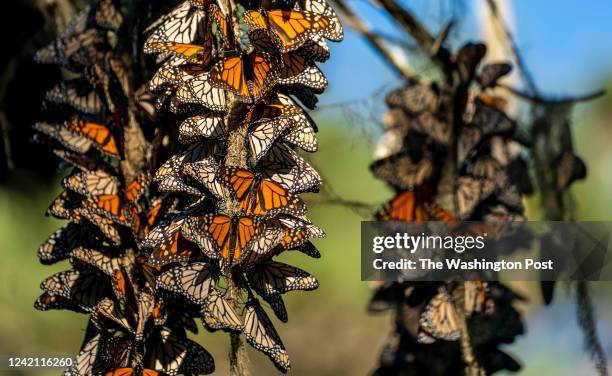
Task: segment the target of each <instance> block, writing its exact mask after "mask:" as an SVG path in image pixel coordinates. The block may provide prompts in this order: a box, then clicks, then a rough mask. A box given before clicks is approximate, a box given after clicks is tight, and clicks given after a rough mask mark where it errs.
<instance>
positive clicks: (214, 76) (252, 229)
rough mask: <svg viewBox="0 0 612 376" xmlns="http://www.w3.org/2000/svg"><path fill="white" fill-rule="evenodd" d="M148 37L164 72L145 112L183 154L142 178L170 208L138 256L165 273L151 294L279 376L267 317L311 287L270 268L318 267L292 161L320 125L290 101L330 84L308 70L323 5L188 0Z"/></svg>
mask: <svg viewBox="0 0 612 376" xmlns="http://www.w3.org/2000/svg"><path fill="white" fill-rule="evenodd" d="M232 7H234V8H232ZM147 32H148V35H147V39H146V41H145V44H144V52H145V53H147V54H154V55H156V56H157V60H156V62H157V63H158V64H160V67H159V69H158V70H157V71H156V73H155V74H154V75H153V77H152V78H151V80H150V81H149V85H148V88H149V90H150V92H151V93H152V94H154V95H153V96H152V97H151V100H150V107H151V108H156V110H157V112H158V113H159V114H163V116H164V122H166V123H167V124H168V125H169V127H170V128H171V129H173V130H174V132H172V137H173V138H174V139H176V140H177V143H178V144H179V145H180V146H179V147H177V148H176V149H175V150H173V152H172V153H171V156H170V157H169V158H168V159H167V160H166V161H165V162H164V163H163V164H162V165H161V167H160V168H159V169H157V171H156V172H155V174H154V176H153V178H152V181H153V185H154V186H155V187H156V188H157V189H158V190H159V191H160V192H162V193H164V194H167V195H169V196H171V197H176V198H179V199H180V202H179V204H178V205H177V206H176V207H175V208H174V210H173V213H172V214H171V215H169V216H166V217H165V218H164V219H163V220H162V221H161V223H159V224H158V225H157V226H155V227H154V228H153V229H152V230H151V231H150V232H149V233H148V234H147V236H146V237H145V238H144V240H143V241H141V243H140V246H141V247H142V248H144V249H148V250H149V251H150V256H149V259H148V264H149V265H150V266H152V267H154V268H163V269H164V270H165V271H164V272H163V273H162V274H161V275H160V276H159V277H158V278H157V287H158V290H160V291H164V292H166V293H168V294H170V295H172V296H179V297H181V298H182V299H186V300H187V301H189V302H190V303H191V304H194V305H196V306H197V307H199V310H200V312H201V317H202V321H203V323H204V325H205V326H206V328H208V329H209V330H223V331H226V332H229V333H234V334H240V333H243V334H244V335H245V337H246V341H247V342H248V343H249V344H250V345H251V346H253V347H254V348H255V349H257V350H259V351H261V352H263V353H264V354H265V355H267V356H268V357H269V358H270V359H271V360H272V362H273V363H274V365H275V366H276V367H277V368H278V369H279V370H281V371H282V372H286V371H287V370H288V369H289V368H290V361H289V356H288V354H287V351H286V350H285V347H284V345H283V342H282V340H281V339H280V338H279V336H278V333H277V332H276V329H275V328H274V326H273V324H272V320H271V319H270V317H269V316H268V313H267V312H266V310H264V306H269V307H270V309H271V311H272V312H273V313H274V315H275V316H276V317H277V318H278V319H279V320H281V321H282V322H286V321H287V320H288V317H287V310H286V308H285V304H284V302H283V299H282V297H281V295H282V294H284V293H286V292H288V291H292V290H312V289H315V288H317V287H318V282H317V280H316V279H315V278H314V277H313V276H311V275H310V274H309V273H307V272H305V271H303V270H301V269H299V268H297V267H294V266H291V265H288V264H285V263H282V262H278V261H275V260H274V259H273V258H274V257H275V256H276V255H278V254H279V253H281V252H284V251H286V250H298V251H300V252H303V253H305V254H306V255H308V256H310V257H315V258H318V257H320V254H319V251H318V250H317V249H316V248H315V246H314V245H313V244H312V243H311V242H310V240H309V239H310V238H317V237H322V236H324V233H323V231H322V230H321V229H319V228H318V227H316V226H315V225H314V224H312V223H311V222H310V221H309V220H308V219H307V218H306V216H305V215H306V206H305V204H304V202H303V201H302V199H301V198H300V197H299V194H300V193H303V192H317V191H318V190H319V187H320V184H321V178H320V176H319V174H318V173H317V171H316V170H315V169H314V168H312V167H311V166H310V164H309V163H308V162H307V161H306V159H304V158H303V157H302V156H300V154H299V152H298V150H296V149H301V150H303V151H306V152H315V151H316V150H317V148H318V141H317V137H316V132H317V128H316V125H315V124H314V122H313V121H312V119H311V118H310V117H309V116H308V114H307V113H306V111H305V110H304V109H303V108H302V106H301V105H300V103H301V104H302V105H304V106H306V107H308V108H313V107H314V106H315V104H316V101H317V99H316V94H320V93H322V92H323V90H324V89H325V88H326V87H327V80H326V78H325V77H324V75H323V73H322V72H321V71H320V70H319V68H318V67H317V65H316V62H323V61H325V60H327V58H328V57H329V47H328V45H327V40H331V41H339V40H341V39H342V36H343V31H342V26H341V25H340V22H339V19H338V17H337V16H336V14H335V12H334V11H333V9H332V8H331V7H330V6H329V5H328V4H327V3H325V1H324V0H297V1H289V2H286V1H271V2H259V1H255V2H253V1H248V2H247V1H236V2H235V3H234V4H232V5H230V3H227V2H221V1H214V0H184V1H183V2H181V3H180V4H178V5H177V6H176V7H175V8H173V9H172V10H171V11H170V12H169V13H167V14H165V15H163V16H161V17H160V18H159V19H158V20H157V21H155V22H153V24H152V25H151V26H149V27H148V29H147ZM260 299H261V300H263V302H262V301H260Z"/></svg>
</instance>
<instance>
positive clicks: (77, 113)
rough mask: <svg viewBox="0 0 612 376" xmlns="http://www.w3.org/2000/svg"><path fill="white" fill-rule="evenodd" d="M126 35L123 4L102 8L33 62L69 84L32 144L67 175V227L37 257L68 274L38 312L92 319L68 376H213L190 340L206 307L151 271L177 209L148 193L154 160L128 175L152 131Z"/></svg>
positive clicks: (100, 4)
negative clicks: (156, 231)
mask: <svg viewBox="0 0 612 376" xmlns="http://www.w3.org/2000/svg"><path fill="white" fill-rule="evenodd" d="M123 32H125V29H124V25H123V17H122V11H121V2H120V1H115V0H99V1H96V2H94V3H93V4H91V5H89V6H87V7H86V8H85V9H84V10H83V11H82V12H80V13H79V14H78V15H77V16H76V18H75V19H74V20H73V21H72V22H71V23H70V24H69V25H68V26H67V28H66V29H65V30H64V31H63V32H62V33H61V34H60V35H59V36H58V38H57V39H56V40H55V41H53V42H52V43H51V44H50V45H48V46H46V47H43V48H42V49H41V50H39V51H38V52H37V53H36V56H35V59H36V60H37V61H38V62H40V63H45V64H56V65H59V66H60V67H61V68H63V69H65V70H67V71H69V73H68V74H66V76H68V77H70V79H67V80H65V81H63V82H62V83H60V84H59V85H57V86H55V87H54V88H52V89H51V90H49V92H48V94H47V95H46V99H45V102H44V108H45V109H47V110H48V112H47V113H48V115H49V118H52V119H54V122H40V123H37V124H35V125H34V130H35V132H36V133H35V136H34V140H35V141H37V142H40V143H44V144H47V145H49V146H50V147H51V148H52V149H53V152H54V154H55V155H56V156H57V157H59V158H60V159H61V160H62V167H63V168H64V169H66V170H67V171H68V174H67V176H66V177H65V178H64V179H63V180H62V186H63V188H64V190H63V192H62V193H61V194H60V195H59V196H58V197H57V199H56V200H55V201H54V202H53V203H52V205H51V207H50V208H49V209H48V214H50V215H53V216H54V217H57V218H61V219H66V220H68V222H67V224H66V225H65V226H64V227H62V228H61V229H59V230H57V231H56V232H55V233H54V234H52V235H51V236H50V237H49V238H48V239H47V240H46V241H45V242H44V243H43V244H42V245H41V247H40V249H39V252H38V256H39V258H40V261H41V262H42V263H43V264H53V263H56V262H60V261H62V260H69V261H70V264H71V269H70V270H66V271H62V272H59V273H56V274H54V275H52V276H50V277H48V278H47V279H45V280H44V281H43V282H42V284H41V289H42V290H43V293H42V295H41V296H40V297H39V298H38V299H37V300H36V303H35V307H36V308H37V309H40V310H49V309H69V310H73V311H76V312H80V313H86V314H89V321H88V326H87V330H86V335H85V340H84V342H83V345H82V347H81V351H80V353H79V354H78V355H77V356H76V361H75V362H74V364H73V365H72V366H71V367H69V368H68V369H67V370H66V371H65V374H66V375H69V376H85V375H109V376H114V375H117V376H119V375H122V376H128V375H134V376H136V375H141V374H144V375H148V376H156V375H176V374H179V373H181V374H186V375H197V374H206V373H211V372H212V371H213V370H214V362H213V359H212V357H211V356H210V354H209V353H208V352H207V351H206V350H205V349H204V348H202V347H201V346H200V345H199V344H197V343H195V342H193V341H191V340H189V339H188V338H187V334H186V333H187V331H192V332H196V331H197V326H196V324H195V321H194V318H197V317H199V316H201V312H200V310H199V307H198V306H197V305H195V304H192V303H190V302H189V301H187V300H186V299H181V298H180V297H178V296H171V295H168V294H163V293H162V292H159V291H158V289H157V285H158V282H157V278H158V276H159V275H160V274H162V273H163V272H164V269H163V268H156V267H153V266H151V265H150V264H149V262H148V254H146V253H145V252H143V251H142V250H141V249H139V247H138V246H137V244H138V242H140V241H142V240H143V239H144V237H145V236H146V235H147V234H148V233H149V232H150V231H151V230H152V229H153V228H154V226H155V225H157V224H158V223H159V222H160V220H161V219H162V218H163V216H164V215H165V214H166V213H167V212H168V211H169V210H171V209H172V207H173V206H174V199H172V198H167V197H164V196H163V195H158V194H155V193H154V192H152V191H151V190H150V189H149V183H150V180H151V172H150V170H151V167H150V166H149V163H148V162H147V163H143V164H141V165H140V166H135V165H130V166H128V167H130V168H128V167H126V163H127V158H126V150H130V148H132V149H133V143H134V142H135V141H134V138H133V137H131V135H133V134H134V133H135V132H134V129H137V128H135V127H139V124H145V123H146V121H145V118H144V114H141V113H140V112H138V111H135V110H134V109H133V108H131V107H130V105H129V103H130V102H131V101H133V100H134V99H135V98H134V96H135V94H134V93H133V92H132V88H131V83H130V81H131V79H130V75H129V72H128V71H127V70H126V69H125V66H124V64H123V62H122V60H121V58H120V54H119V53H118V52H117V49H116V46H117V38H118V35H121V34H122V33H123ZM128 128H129V129H130V131H129V132H128V131H127V130H126V129H128ZM150 148H151V144H150V143H149V142H147V141H145V142H144V144H143V145H141V149H142V150H137V151H138V153H139V154H141V155H142V156H146V155H148V154H150ZM136 167H138V168H136Z"/></svg>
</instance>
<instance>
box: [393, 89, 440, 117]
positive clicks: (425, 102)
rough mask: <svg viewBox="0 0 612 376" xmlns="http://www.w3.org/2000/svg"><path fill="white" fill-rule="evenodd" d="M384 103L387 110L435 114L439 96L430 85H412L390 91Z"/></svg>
mask: <svg viewBox="0 0 612 376" xmlns="http://www.w3.org/2000/svg"><path fill="white" fill-rule="evenodd" d="M385 102H386V103H387V106H389V108H391V109H394V108H399V109H402V110H404V111H405V112H407V113H409V114H419V113H422V112H436V110H437V109H438V105H439V103H438V102H439V94H438V92H437V90H436V88H435V87H433V86H432V85H422V84H413V85H409V86H408V87H405V88H398V89H395V90H393V91H391V92H390V93H389V94H388V95H387V97H386V98H385Z"/></svg>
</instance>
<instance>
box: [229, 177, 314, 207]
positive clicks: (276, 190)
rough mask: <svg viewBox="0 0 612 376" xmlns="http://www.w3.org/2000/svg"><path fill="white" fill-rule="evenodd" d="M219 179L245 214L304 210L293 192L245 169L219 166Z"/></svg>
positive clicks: (302, 204)
mask: <svg viewBox="0 0 612 376" xmlns="http://www.w3.org/2000/svg"><path fill="white" fill-rule="evenodd" d="M219 179H220V180H221V181H222V182H223V183H224V184H226V185H227V186H228V188H229V189H230V190H231V193H232V194H233V195H234V197H235V198H236V199H237V200H238V201H239V202H240V207H241V208H242V210H243V211H244V213H245V214H254V215H257V216H268V215H272V214H275V213H288V214H293V215H303V214H305V213H306V206H305V205H304V203H303V202H302V200H301V199H300V198H299V197H298V196H297V195H295V194H293V193H291V192H289V191H287V190H286V189H284V188H283V187H281V186H280V185H278V184H276V183H275V182H273V181H271V180H268V179H264V178H263V177H261V176H260V175H258V174H254V173H252V172H251V171H249V170H245V169H242V168H238V167H223V168H221V169H220V171H219Z"/></svg>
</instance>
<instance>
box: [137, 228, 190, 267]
mask: <svg viewBox="0 0 612 376" xmlns="http://www.w3.org/2000/svg"><path fill="white" fill-rule="evenodd" d="M167 231H168V230H167ZM197 251H198V249H197V247H196V245H195V244H193V243H192V242H190V241H188V240H186V239H185V238H184V237H183V236H182V235H181V233H180V231H178V229H177V230H176V231H175V232H174V233H171V234H168V233H166V238H165V239H164V242H163V243H161V244H160V245H159V246H157V247H156V248H154V250H153V251H152V252H151V254H150V255H149V261H148V262H149V264H150V265H151V266H153V267H156V268H158V267H161V266H164V265H168V264H171V263H180V264H186V263H187V261H189V258H190V257H191V255H192V254H195V253H196V252H197Z"/></svg>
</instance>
